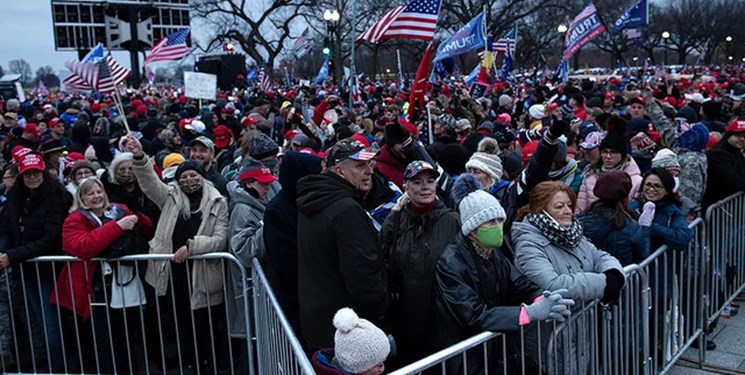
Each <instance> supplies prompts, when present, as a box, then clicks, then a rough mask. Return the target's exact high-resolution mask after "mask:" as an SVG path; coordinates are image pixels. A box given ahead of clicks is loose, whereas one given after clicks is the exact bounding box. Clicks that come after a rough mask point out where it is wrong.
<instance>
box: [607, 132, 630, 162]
mask: <svg viewBox="0 0 745 375" xmlns="http://www.w3.org/2000/svg"><path fill="white" fill-rule="evenodd" d="M626 144H627V142H626V140H625V139H624V138H623V136H622V135H621V134H619V133H617V132H609V133H608V135H606V136H605V138H603V141H602V142H600V151H603V150H607V149H610V150H613V151H617V152H620V153H621V159H626V155H627V154H628V149H627V146H626Z"/></svg>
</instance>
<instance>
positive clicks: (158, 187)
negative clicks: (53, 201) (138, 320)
mask: <svg viewBox="0 0 745 375" xmlns="http://www.w3.org/2000/svg"><path fill="white" fill-rule="evenodd" d="M132 169H133V170H134V173H135V175H136V176H137V181H138V183H139V184H140V188H141V189H142V191H143V192H144V193H145V195H147V197H148V198H150V200H152V201H153V202H154V203H155V204H156V205H158V207H159V208H160V209H161V215H160V220H159V221H158V224H157V226H156V227H155V235H154V236H153V239H152V240H150V254H173V253H174V250H175V249H173V242H172V240H171V236H172V235H173V230H174V228H175V226H176V219H177V218H178V215H180V209H179V207H181V205H183V204H188V202H189V201H188V198H187V197H186V194H184V193H183V192H182V191H181V189H180V188H179V187H178V185H177V183H176V182H171V183H169V184H165V183H163V182H162V181H160V179H159V178H158V176H157V175H156V174H155V171H154V170H153V168H152V165H151V163H150V160H149V159H148V158H144V159H142V160H136V159H135V160H134V161H133V163H132ZM204 181H205V184H204V194H207V195H208V197H207V198H208V199H207V201H206V203H203V204H204V207H203V210H202V223H201V224H200V225H199V230H198V231H197V235H196V236H194V238H193V239H191V240H189V242H188V244H189V245H188V247H189V252H190V253H191V254H192V255H199V254H206V253H213V252H223V251H227V248H228V242H227V237H228V223H229V216H228V202H227V199H225V197H223V196H222V195H220V192H218V191H217V189H215V188H214V187H213V186H212V184H211V183H209V182H208V181H207V180H204ZM221 263H222V262H221V261H220V260H197V261H193V262H192V269H191V308H192V309H193V310H196V309H199V308H203V307H207V306H214V305H217V304H220V303H222V302H223V299H224V294H225V293H224V290H225V288H224V285H223V275H222V270H223V267H222V264H221ZM170 270H171V268H170V267H169V262H166V261H149V262H148V268H147V273H146V274H145V281H147V283H148V284H150V285H151V286H152V287H153V288H155V292H156V294H157V295H158V296H164V295H165V294H166V291H167V289H168V284H169V281H168V279H169V272H170Z"/></svg>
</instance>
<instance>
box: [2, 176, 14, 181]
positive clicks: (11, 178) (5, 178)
mask: <svg viewBox="0 0 745 375" xmlns="http://www.w3.org/2000/svg"><path fill="white" fill-rule="evenodd" d="M15 178H16V176H3V180H5V181H7V180H15Z"/></svg>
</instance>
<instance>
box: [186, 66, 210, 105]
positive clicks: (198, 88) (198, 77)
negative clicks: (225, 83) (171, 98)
mask: <svg viewBox="0 0 745 375" xmlns="http://www.w3.org/2000/svg"><path fill="white" fill-rule="evenodd" d="M184 94H185V95H186V97H187V98H192V99H210V100H215V99H217V76H216V75H214V74H209V73H196V72H184Z"/></svg>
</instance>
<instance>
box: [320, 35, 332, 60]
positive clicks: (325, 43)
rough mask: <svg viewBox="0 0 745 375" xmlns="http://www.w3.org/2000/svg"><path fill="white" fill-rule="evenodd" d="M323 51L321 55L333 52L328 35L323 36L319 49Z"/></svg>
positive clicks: (327, 55) (328, 54) (329, 54)
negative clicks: (321, 45)
mask: <svg viewBox="0 0 745 375" xmlns="http://www.w3.org/2000/svg"><path fill="white" fill-rule="evenodd" d="M321 52H323V55H324V56H326V57H330V56H331V55H332V54H333V49H332V48H331V41H330V40H329V38H328V37H325V38H323V49H322V50H321Z"/></svg>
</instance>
